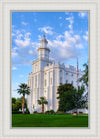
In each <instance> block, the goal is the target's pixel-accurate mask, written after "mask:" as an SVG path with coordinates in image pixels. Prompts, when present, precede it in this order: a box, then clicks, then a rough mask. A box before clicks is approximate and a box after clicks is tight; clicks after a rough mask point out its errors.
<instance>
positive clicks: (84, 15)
mask: <svg viewBox="0 0 100 139" xmlns="http://www.w3.org/2000/svg"><path fill="white" fill-rule="evenodd" d="M78 15H79V16H80V17H81V18H84V17H86V16H87V12H79V14H78Z"/></svg>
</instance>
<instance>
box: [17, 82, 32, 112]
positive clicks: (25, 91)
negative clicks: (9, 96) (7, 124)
mask: <svg viewBox="0 0 100 139" xmlns="http://www.w3.org/2000/svg"><path fill="white" fill-rule="evenodd" d="M17 91H18V93H19V94H22V95H23V99H22V113H23V114H24V107H25V106H24V105H25V95H26V94H27V95H29V94H30V88H29V86H28V85H27V84H25V83H22V84H20V85H19V88H18V89H17Z"/></svg>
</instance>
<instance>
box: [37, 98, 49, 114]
mask: <svg viewBox="0 0 100 139" xmlns="http://www.w3.org/2000/svg"><path fill="white" fill-rule="evenodd" d="M38 104H39V105H42V112H44V104H48V101H47V100H46V98H45V97H40V100H38Z"/></svg>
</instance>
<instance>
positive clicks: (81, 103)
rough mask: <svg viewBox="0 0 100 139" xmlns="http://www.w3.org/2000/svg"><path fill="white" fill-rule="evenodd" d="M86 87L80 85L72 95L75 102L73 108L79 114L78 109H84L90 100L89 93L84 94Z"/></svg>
mask: <svg viewBox="0 0 100 139" xmlns="http://www.w3.org/2000/svg"><path fill="white" fill-rule="evenodd" d="M84 91H85V87H84V86H81V87H80V86H78V89H76V91H75V92H74V94H73V95H72V102H73V109H75V110H76V114H77V115H78V112H77V110H78V109H79V108H81V109H83V108H86V107H87V106H86V104H87V101H88V96H87V93H86V94H85V95H84Z"/></svg>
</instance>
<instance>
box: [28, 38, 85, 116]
mask: <svg viewBox="0 0 100 139" xmlns="http://www.w3.org/2000/svg"><path fill="white" fill-rule="evenodd" d="M49 53H50V49H49V47H48V41H47V39H46V38H45V35H43V38H42V40H41V41H40V47H39V48H38V59H37V60H35V61H33V63H32V72H31V73H30V74H29V80H28V86H29V87H30V89H31V93H30V95H28V96H27V104H28V109H29V111H30V113H33V111H38V112H41V105H38V102H37V100H39V99H40V97H41V96H45V97H46V99H47V101H48V104H47V105H45V106H44V111H47V110H51V109H53V110H54V111H57V109H58V99H57V96H58V94H57V88H58V86H59V85H60V83H62V84H64V83H71V84H73V86H74V87H77V70H76V68H75V67H73V66H70V65H69V66H65V65H64V63H62V64H60V63H59V62H58V63H57V64H55V62H54V61H52V60H50V58H49ZM82 75H83V72H82V71H81V70H79V75H78V77H79V78H80V77H81V76H82ZM33 105H34V109H33Z"/></svg>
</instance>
